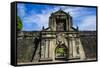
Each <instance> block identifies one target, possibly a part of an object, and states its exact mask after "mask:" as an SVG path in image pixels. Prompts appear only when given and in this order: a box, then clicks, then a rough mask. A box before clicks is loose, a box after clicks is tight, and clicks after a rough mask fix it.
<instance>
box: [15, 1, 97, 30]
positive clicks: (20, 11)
mask: <svg viewBox="0 0 100 68" xmlns="http://www.w3.org/2000/svg"><path fill="white" fill-rule="evenodd" d="M60 8H61V9H62V10H63V11H65V12H67V13H68V12H69V14H70V15H71V16H72V18H73V27H75V28H76V27H77V26H78V27H79V30H96V8H94V7H77V6H57V5H41V4H28V3H17V15H18V16H19V17H20V18H21V20H22V22H23V29H22V31H37V30H41V29H42V27H43V26H44V27H45V28H47V27H48V22H49V16H50V14H51V13H52V12H55V11H57V10H59V9H60Z"/></svg>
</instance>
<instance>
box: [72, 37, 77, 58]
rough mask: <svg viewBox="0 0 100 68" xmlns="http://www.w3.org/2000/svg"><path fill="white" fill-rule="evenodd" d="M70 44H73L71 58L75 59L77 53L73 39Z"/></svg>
mask: <svg viewBox="0 0 100 68" xmlns="http://www.w3.org/2000/svg"><path fill="white" fill-rule="evenodd" d="M72 44H73V58H76V57H77V51H76V45H75V39H74V38H73V39H72Z"/></svg>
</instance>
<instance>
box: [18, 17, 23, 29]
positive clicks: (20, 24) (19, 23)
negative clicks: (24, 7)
mask: <svg viewBox="0 0 100 68" xmlns="http://www.w3.org/2000/svg"><path fill="white" fill-rule="evenodd" d="M22 27H23V24H22V21H21V19H20V17H19V16H17V31H20V30H21V29H22Z"/></svg>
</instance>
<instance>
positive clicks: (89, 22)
mask: <svg viewBox="0 0 100 68" xmlns="http://www.w3.org/2000/svg"><path fill="white" fill-rule="evenodd" d="M79 27H80V28H79V29H80V30H96V16H88V17H86V18H85V19H83V20H82V21H81V22H80V24H79Z"/></svg>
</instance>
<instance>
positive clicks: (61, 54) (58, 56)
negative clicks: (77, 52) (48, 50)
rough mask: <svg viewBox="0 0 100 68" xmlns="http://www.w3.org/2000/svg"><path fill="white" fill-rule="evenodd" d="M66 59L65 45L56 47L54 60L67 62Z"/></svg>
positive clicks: (66, 49)
mask: <svg viewBox="0 0 100 68" xmlns="http://www.w3.org/2000/svg"><path fill="white" fill-rule="evenodd" d="M67 59H68V48H67V47H66V46H65V44H61V45H58V46H57V47H56V48H55V60H67Z"/></svg>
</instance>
